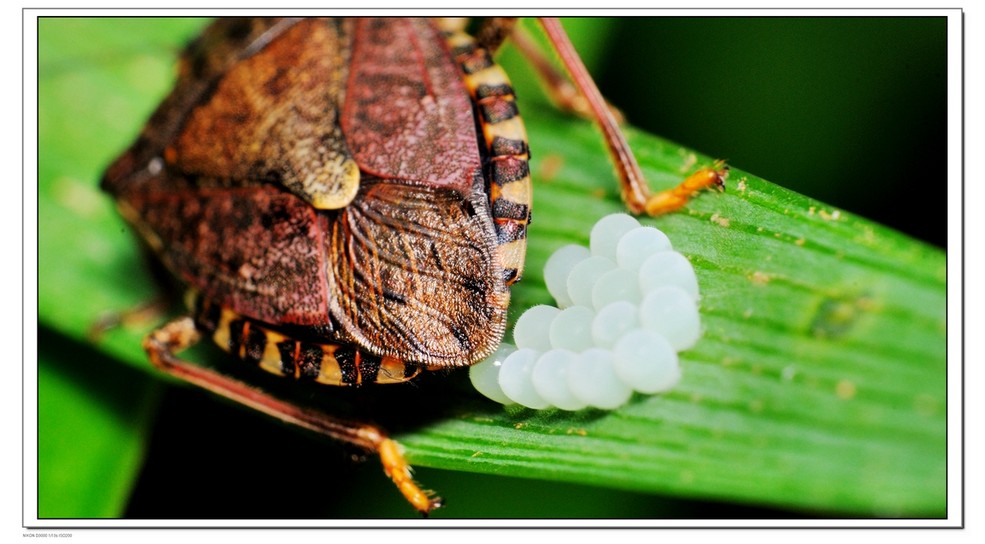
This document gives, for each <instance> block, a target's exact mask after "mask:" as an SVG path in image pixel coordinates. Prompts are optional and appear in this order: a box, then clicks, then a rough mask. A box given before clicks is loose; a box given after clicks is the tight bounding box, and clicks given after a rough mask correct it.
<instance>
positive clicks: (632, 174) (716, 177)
mask: <svg viewBox="0 0 985 544" xmlns="http://www.w3.org/2000/svg"><path fill="white" fill-rule="evenodd" d="M540 21H541V26H543V27H544V32H545V33H546V34H547V37H548V39H549V40H550V42H551V44H552V45H553V47H554V49H555V50H556V51H557V53H558V56H559V57H560V59H561V63H562V64H563V65H564V67H565V69H566V70H567V71H568V73H569V74H570V75H571V80H572V83H573V84H574V85H575V87H577V89H578V91H579V94H581V95H582V96H583V97H584V98H585V101H586V102H587V104H588V108H589V109H590V111H591V115H590V116H591V118H592V119H594V120H595V122H596V124H597V125H598V127H599V128H600V129H601V130H602V134H603V136H604V138H605V143H606V146H607V147H608V149H609V155H611V156H612V160H613V162H614V163H615V167H616V171H617V172H618V174H619V179H620V184H621V185H622V195H623V200H624V201H625V202H626V206H627V207H628V208H629V209H630V211H632V212H633V213H647V214H649V215H660V214H663V213H669V212H673V211H676V210H678V209H680V208H681V207H683V206H684V205H685V204H686V203H687V201H688V200H689V199H690V198H691V197H693V196H694V195H695V194H696V193H698V192H699V191H701V190H702V189H706V188H716V189H722V188H724V187H725V179H726V178H727V177H728V167H726V166H725V163H723V162H717V163H715V165H714V166H713V167H710V168H702V169H701V170H699V171H697V172H695V173H694V174H692V175H691V176H689V177H688V178H687V179H685V180H684V182H682V183H681V184H680V185H678V186H677V187H675V188H673V189H669V190H667V191H662V192H658V193H652V192H651V191H650V187H649V186H648V185H647V182H646V179H645V178H644V177H643V172H642V170H640V166H639V164H638V163H637V162H636V157H635V156H634V155H633V152H632V150H631V149H630V148H629V144H628V143H627V142H626V137H625V135H623V133H622V130H620V129H619V124H618V122H617V121H616V118H615V117H614V115H613V113H612V111H611V110H610V109H609V107H608V105H607V104H606V102H605V99H604V98H602V94H601V93H600V92H599V89H598V87H597V86H596V85H595V81H594V80H592V76H591V75H589V73H588V70H587V69H586V68H585V65H584V64H583V63H582V61H581V58H580V57H579V56H578V52H577V51H575V48H574V46H573V45H572V44H571V40H570V39H568V35H567V34H566V33H565V32H564V28H563V27H562V26H561V23H560V21H558V20H557V19H555V18H553V17H543V18H541V20H540Z"/></svg>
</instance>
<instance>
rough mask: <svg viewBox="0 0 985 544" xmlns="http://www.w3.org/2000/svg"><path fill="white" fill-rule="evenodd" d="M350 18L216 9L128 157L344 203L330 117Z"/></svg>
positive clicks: (346, 167) (344, 157)
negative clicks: (231, 14)
mask: <svg viewBox="0 0 985 544" xmlns="http://www.w3.org/2000/svg"><path fill="white" fill-rule="evenodd" d="M351 26H352V22H351V21H348V22H347V21H345V20H326V19H304V20H293V19H272V18H256V19H219V20H218V21H217V22H216V23H215V24H213V25H212V26H210V27H209V28H207V29H206V31H205V32H204V34H203V35H202V37H200V38H199V39H198V40H197V41H196V42H194V43H193V44H192V45H191V46H189V48H188V49H187V50H186V52H185V54H184V55H183V57H182V60H181V63H180V65H179V78H178V84H177V86H176V87H175V90H174V91H173V92H172V94H171V95H170V96H169V97H168V98H167V99H166V100H165V102H164V103H163V104H162V105H161V107H160V108H159V109H158V111H157V112H156V113H155V114H154V116H153V117H152V118H151V120H150V122H149V123H148V125H147V128H146V129H145V134H143V135H142V138H141V139H140V140H138V143H137V144H135V146H134V148H132V149H131V152H130V153H128V155H134V156H133V157H131V158H130V159H127V160H129V161H130V163H131V164H130V165H129V167H130V168H131V169H134V168H135V167H136V168H142V167H143V166H144V165H145V164H149V162H150V161H151V160H153V159H154V157H155V156H158V155H159V156H161V157H162V159H163V160H164V161H165V163H166V165H167V167H168V168H169V169H171V170H173V171H177V172H181V173H183V174H186V175H191V176H207V177H215V178H225V179H238V180H253V181H265V182H272V183H278V184H281V185H283V186H284V187H286V188H287V189H288V190H290V191H291V192H293V193H294V194H296V195H298V196H299V197H301V198H303V199H304V200H305V201H307V202H308V203H309V204H311V205H312V206H314V207H316V208H319V209H337V208H341V207H343V206H345V205H346V204H348V203H349V201H350V200H352V198H353V197H355V194H356V191H358V189H359V167H358V166H357V165H356V162H355V160H354V159H353V158H352V156H351V154H350V153H349V150H348V148H347V147H346V144H345V139H344V138H343V137H342V129H341V126H340V125H339V111H340V108H341V100H342V95H343V94H344V92H345V88H344V87H345V82H346V81H347V79H348V65H349V53H350V37H349V34H350V27H351ZM138 148H139V149H140V150H141V151H139V152H138ZM148 150H149V151H148ZM148 154H150V155H148ZM124 162H126V161H124ZM114 171H115V170H114V169H113V168H111V170H110V173H111V174H112V173H113V172H114ZM108 177H112V175H110V176H108Z"/></svg>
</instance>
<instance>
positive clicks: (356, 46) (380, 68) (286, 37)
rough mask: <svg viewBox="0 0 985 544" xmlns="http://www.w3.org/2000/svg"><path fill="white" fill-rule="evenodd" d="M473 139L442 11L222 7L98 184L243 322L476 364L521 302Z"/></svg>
mask: <svg viewBox="0 0 985 544" xmlns="http://www.w3.org/2000/svg"><path fill="white" fill-rule="evenodd" d="M395 40H399V41H395ZM353 74H359V76H360V77H359V78H357V77H353ZM360 78H365V79H360ZM346 97H351V100H350V101H347V100H346ZM343 127H344V130H343ZM477 142H478V139H477V136H476V132H475V126H474V120H473V116H472V109H471V103H470V102H469V98H468V95H467V93H466V91H465V89H464V86H463V84H462V82H461V80H460V76H459V75H458V73H457V72H456V69H455V67H454V64H453V63H452V62H451V61H450V59H449V57H448V52H447V49H446V48H445V45H444V43H443V42H442V40H441V39H440V37H439V36H438V34H437V32H436V31H435V30H434V29H433V28H432V27H431V26H429V25H426V24H422V23H421V22H420V21H416V20H402V19H401V20H383V21H375V22H374V21H368V22H365V21H356V20H303V21H292V20H275V19H261V20H250V21H234V20H220V21H219V22H218V23H216V24H215V25H213V26H212V27H210V28H209V29H208V30H207V31H206V32H205V34H204V35H203V37H202V38H200V39H199V40H198V41H197V42H196V43H195V44H193V45H192V46H191V47H190V48H189V49H188V51H186V53H185V55H184V57H183V59H182V64H181V67H180V70H179V81H178V85H177V87H176V89H175V90H174V91H173V93H172V94H171V95H170V96H169V97H168V98H167V99H166V100H165V102H164V103H163V104H162V106H161V107H160V108H159V110H158V111H157V112H156V113H155V114H154V116H153V117H152V119H151V121H150V122H149V123H148V125H147V127H146V128H145V129H144V131H143V133H142V134H141V136H140V138H138V140H137V142H136V143H135V144H134V145H133V146H132V147H131V149H130V150H129V151H128V152H127V153H126V154H125V155H124V156H123V157H121V158H120V159H118V160H117V161H116V163H114V164H113V165H112V166H111V167H110V169H109V170H108V172H107V175H106V177H105V179H104V181H103V186H104V187H105V188H106V189H107V190H109V191H110V192H112V193H113V194H114V195H115V196H116V198H117V200H118V202H119V207H120V209H121V211H122V212H123V214H124V216H125V217H126V218H127V219H128V220H129V221H130V222H131V223H133V224H134V225H135V226H136V227H137V229H138V230H139V231H140V233H141V235H142V236H143V237H144V239H145V240H146V241H147V242H148V243H149V245H150V246H151V247H152V248H153V249H154V250H155V251H156V252H157V253H158V255H159V256H160V257H161V259H162V260H163V261H164V262H165V264H166V265H167V266H168V267H169V268H170V269H171V270H172V272H173V273H174V274H175V275H176V276H177V277H179V278H180V279H181V280H183V281H185V282H186V283H187V284H189V285H190V286H192V287H194V288H196V289H198V290H199V291H201V292H202V293H203V295H205V296H207V297H209V298H211V299H213V300H215V301H216V302H217V303H219V304H221V305H223V306H225V307H228V308H230V309H231V310H233V311H235V312H237V313H238V314H240V315H242V316H244V317H248V318H252V319H256V320H259V321H262V322H265V323H267V324H269V325H271V326H274V327H277V326H288V325H289V326H292V328H291V330H295V331H296V330H301V331H302V332H304V334H307V335H317V337H318V340H321V341H324V342H337V343H351V344H355V345H357V346H358V347H360V348H362V349H364V350H365V351H367V352H369V353H373V354H376V355H389V356H392V357H398V358H400V359H403V360H406V361H411V362H417V363H423V364H429V365H437V366H452V365H467V364H471V363H474V362H476V361H478V360H481V358H483V357H484V356H486V355H488V354H489V353H490V352H492V350H493V349H495V347H496V345H497V344H498V342H499V340H500V338H501V337H502V334H503V330H504V328H505V320H506V306H507V302H508V298H509V293H508V290H507V287H506V286H505V284H504V282H503V279H502V275H503V270H502V265H501V263H499V262H498V259H497V257H496V254H495V251H494V250H495V243H496V242H495V241H496V231H495V228H494V226H493V220H492V217H491V213H490V210H489V197H488V195H487V194H486V192H485V187H484V183H483V182H482V178H481V175H480V167H479V165H480V158H479V153H478V147H477ZM353 172H355V177H353V175H354V174H353ZM353 180H355V181H353ZM299 328H300V329H299Z"/></svg>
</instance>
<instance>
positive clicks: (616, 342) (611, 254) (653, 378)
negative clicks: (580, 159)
mask: <svg viewBox="0 0 985 544" xmlns="http://www.w3.org/2000/svg"><path fill="white" fill-rule="evenodd" d="M544 280H545V282H546V283H547V289H548V291H549V292H550V293H551V295H552V296H553V297H554V299H555V301H556V302H557V306H556V307H555V306H548V305H539V306H534V307H533V308H530V309H529V310H527V311H526V312H524V313H523V315H521V316H520V318H519V319H518V320H517V322H516V325H515V327H514V329H513V341H514V342H515V345H510V344H507V343H503V344H502V345H501V346H500V348H499V349H498V350H497V351H496V352H495V353H493V354H492V356H490V357H488V358H487V359H486V360H484V361H482V362H481V363H479V364H477V365H475V366H473V367H472V368H471V370H470V377H471V379H472V384H473V385H474V386H475V388H476V389H477V390H478V391H479V392H480V393H482V394H483V395H485V396H487V397H489V398H490V399H492V400H495V401H497V402H500V403H502V404H519V405H522V406H526V407H528V408H534V409H544V408H550V407H555V408H559V409H561V410H580V409H582V408H587V407H593V408H600V409H606V410H611V409H615V408H618V407H619V406H621V405H622V404H624V403H625V402H626V401H627V400H629V398H630V396H631V395H632V394H633V391H638V392H640V393H645V394H655V393H661V392H664V391H667V390H669V389H670V388H672V387H673V386H674V385H675V384H676V383H677V382H678V381H679V380H680V377H681V370H680V365H679V362H678V358H677V353H678V352H679V351H683V350H686V349H688V348H690V347H691V346H693V345H694V344H695V342H697V341H698V338H699V336H700V334H701V324H700V319H699V316H698V307H697V301H698V281H697V277H696V276H695V275H694V268H693V267H692V266H691V263H690V261H688V260H687V258H686V257H684V256H683V255H681V254H680V253H677V252H676V251H674V250H673V248H672V246H671V243H670V240H669V239H668V238H667V236H666V235H665V234H664V233H662V232H661V231H659V230H657V229H656V228H653V227H647V226H641V225H640V223H639V222H638V221H637V220H636V219H634V218H633V217H631V216H629V215H626V214H614V215H609V216H606V217H603V218H602V219H601V220H599V222H598V223H596V224H595V226H594V227H593V228H592V232H591V237H590V242H589V247H588V248H586V247H584V246H579V245H568V246H564V247H562V248H560V249H558V250H557V251H556V252H554V254H553V255H551V257H550V258H549V259H548V260H547V264H546V265H545V267H544Z"/></svg>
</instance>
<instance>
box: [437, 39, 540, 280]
mask: <svg viewBox="0 0 985 544" xmlns="http://www.w3.org/2000/svg"><path fill="white" fill-rule="evenodd" d="M444 36H445V39H446V40H447V42H448V45H449V47H450V49H451V52H452V56H454V58H455V62H457V63H458V64H459V66H460V67H461V69H462V72H463V79H464V82H465V87H466V88H467V89H468V91H469V94H471V95H472V100H473V102H474V103H475V108H476V111H477V113H478V118H479V125H480V126H481V128H482V136H483V138H484V139H485V143H486V149H487V150H488V152H489V155H488V157H489V162H488V165H487V167H486V168H487V170H486V179H487V180H488V183H489V187H488V190H489V204H490V207H491V209H492V217H493V222H494V223H495V226H496V237H497V243H498V247H497V252H498V254H499V258H500V262H501V263H502V265H503V279H504V280H505V281H506V285H512V284H513V283H514V282H516V281H517V280H519V279H520V276H522V274H523V262H524V258H525V257H526V251H527V225H528V224H529V223H530V207H531V204H532V203H533V192H532V187H531V182H530V168H529V166H528V163H527V161H528V160H529V159H530V148H529V146H528V145H527V131H526V129H525V128H524V126H523V120H522V119H520V114H519V112H518V111H517V107H516V100H515V97H514V94H513V87H512V86H511V85H510V80H509V78H508V77H507V76H506V72H504V71H503V69H502V68H500V67H499V65H497V64H496V63H495V62H493V60H492V57H491V56H490V55H489V53H488V52H487V51H486V50H485V49H483V48H480V47H478V46H477V45H476V42H475V40H474V39H473V38H472V37H471V36H469V35H468V34H466V33H464V32H460V31H455V30H452V31H446V32H444Z"/></svg>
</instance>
